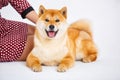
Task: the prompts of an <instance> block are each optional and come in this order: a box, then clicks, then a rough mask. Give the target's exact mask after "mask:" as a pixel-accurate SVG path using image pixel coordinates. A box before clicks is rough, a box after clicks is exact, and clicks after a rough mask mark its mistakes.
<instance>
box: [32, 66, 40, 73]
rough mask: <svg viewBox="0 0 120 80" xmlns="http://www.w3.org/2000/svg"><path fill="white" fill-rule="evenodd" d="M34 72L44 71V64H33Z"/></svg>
mask: <svg viewBox="0 0 120 80" xmlns="http://www.w3.org/2000/svg"><path fill="white" fill-rule="evenodd" d="M31 69H32V70H33V71H34V72H41V71H42V66H41V65H39V64H37V65H33V66H32V68H31Z"/></svg>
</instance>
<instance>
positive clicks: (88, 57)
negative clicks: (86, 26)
mask: <svg viewBox="0 0 120 80" xmlns="http://www.w3.org/2000/svg"><path fill="white" fill-rule="evenodd" d="M81 44H82V50H83V55H84V57H83V58H82V59H81V61H83V62H85V63H87V62H92V61H95V60H96V58H97V49H96V47H95V44H94V42H93V41H92V40H89V39H88V40H87V39H85V40H82V41H81Z"/></svg>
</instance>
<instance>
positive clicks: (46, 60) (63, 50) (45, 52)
mask: <svg viewBox="0 0 120 80" xmlns="http://www.w3.org/2000/svg"><path fill="white" fill-rule="evenodd" d="M35 44H36V47H35V48H34V49H33V55H35V56H36V57H38V58H39V60H40V61H41V63H42V64H45V65H57V64H58V63H59V62H60V61H61V60H62V59H63V58H64V57H65V56H66V55H67V53H68V48H67V46H66V38H65V39H64V40H63V41H61V40H55V41H51V42H46V43H41V42H40V41H39V40H38V39H37V38H36V40H35Z"/></svg>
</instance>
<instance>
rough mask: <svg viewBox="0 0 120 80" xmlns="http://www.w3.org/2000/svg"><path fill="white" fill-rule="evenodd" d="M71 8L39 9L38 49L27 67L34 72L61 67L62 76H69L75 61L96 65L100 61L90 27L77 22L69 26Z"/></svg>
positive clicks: (29, 58)
mask: <svg viewBox="0 0 120 80" xmlns="http://www.w3.org/2000/svg"><path fill="white" fill-rule="evenodd" d="M66 19H67V8H66V7H63V8H62V9H60V10H57V9H45V8H44V7H43V6H42V5H41V6H40V8H39V19H38V21H37V24H36V25H37V26H36V30H35V34H34V48H33V50H32V51H31V52H30V54H29V55H28V57H27V60H26V64H27V66H28V67H30V68H31V69H32V70H33V71H35V72H39V71H42V66H41V65H48V66H58V68H57V71H58V72H65V71H66V70H67V69H69V68H71V67H72V66H73V65H74V62H75V60H80V61H82V62H85V63H87V62H92V61H95V60H96V58H97V49H96V47H95V43H94V41H93V38H92V33H91V30H90V27H89V23H87V22H86V21H82V20H79V21H76V22H74V23H72V24H71V25H68V24H67V21H66Z"/></svg>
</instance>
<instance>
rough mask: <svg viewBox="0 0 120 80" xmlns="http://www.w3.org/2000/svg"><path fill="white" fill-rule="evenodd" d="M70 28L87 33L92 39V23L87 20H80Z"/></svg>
mask: <svg viewBox="0 0 120 80" xmlns="http://www.w3.org/2000/svg"><path fill="white" fill-rule="evenodd" d="M70 28H74V29H77V30H79V31H84V32H87V33H88V34H89V35H90V36H91V37H92V31H91V29H90V22H89V21H87V20H78V21H75V22H74V23H72V24H71V25H70Z"/></svg>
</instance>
